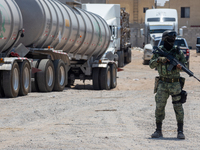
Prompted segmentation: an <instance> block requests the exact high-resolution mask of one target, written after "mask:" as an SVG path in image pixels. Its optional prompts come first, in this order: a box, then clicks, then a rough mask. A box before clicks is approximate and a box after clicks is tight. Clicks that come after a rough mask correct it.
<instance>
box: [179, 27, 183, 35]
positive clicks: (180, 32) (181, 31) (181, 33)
mask: <svg viewBox="0 0 200 150" xmlns="http://www.w3.org/2000/svg"><path fill="white" fill-rule="evenodd" d="M179 36H183V29H182V28H180V29H179Z"/></svg>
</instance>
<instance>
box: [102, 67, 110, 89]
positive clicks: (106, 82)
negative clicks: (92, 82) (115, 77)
mask: <svg viewBox="0 0 200 150" xmlns="http://www.w3.org/2000/svg"><path fill="white" fill-rule="evenodd" d="M110 87H111V72H110V66H107V67H106V68H101V71H100V89H101V90H110Z"/></svg>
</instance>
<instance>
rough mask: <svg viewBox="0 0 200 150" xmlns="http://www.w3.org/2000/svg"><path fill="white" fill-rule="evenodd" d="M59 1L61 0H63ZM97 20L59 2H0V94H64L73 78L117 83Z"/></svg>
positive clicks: (104, 29)
mask: <svg viewBox="0 0 200 150" xmlns="http://www.w3.org/2000/svg"><path fill="white" fill-rule="evenodd" d="M62 1H63V0H62ZM110 37H111V32H110V29H109V26H108V25H107V23H106V22H105V20H104V19H102V18H101V17H100V16H98V15H96V14H94V13H90V12H87V11H86V10H82V9H80V8H78V7H70V6H68V5H66V4H64V3H61V2H60V1H59V0H1V1H0V95H1V96H6V97H11V98H13V97H17V96H18V95H21V96H24V95H27V94H28V93H29V92H31V91H40V92H51V91H62V90H64V88H65V86H67V85H68V86H70V85H71V84H73V82H74V81H75V79H80V80H83V81H85V80H87V79H89V80H92V81H93V88H94V89H95V90H103V89H105V90H109V89H112V88H115V87H116V85H117V80H116V77H117V55H116V54H114V53H111V52H107V49H108V48H109V44H110Z"/></svg>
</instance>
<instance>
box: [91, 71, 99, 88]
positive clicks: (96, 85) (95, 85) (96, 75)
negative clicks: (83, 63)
mask: <svg viewBox="0 0 200 150" xmlns="http://www.w3.org/2000/svg"><path fill="white" fill-rule="evenodd" d="M99 71H100V68H93V70H92V82H93V89H94V90H100V82H99Z"/></svg>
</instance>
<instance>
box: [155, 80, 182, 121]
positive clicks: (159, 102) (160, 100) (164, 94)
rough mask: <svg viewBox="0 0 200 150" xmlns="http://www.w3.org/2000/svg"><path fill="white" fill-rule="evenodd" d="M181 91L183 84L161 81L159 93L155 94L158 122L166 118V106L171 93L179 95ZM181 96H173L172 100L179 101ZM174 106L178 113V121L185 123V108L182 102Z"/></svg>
mask: <svg viewBox="0 0 200 150" xmlns="http://www.w3.org/2000/svg"><path fill="white" fill-rule="evenodd" d="M180 92H181V85H180V83H179V82H174V83H167V82H163V81H159V84H158V90H157V94H156V96H155V101H156V111H155V117H156V123H162V121H163V120H164V119H165V106H166V104H167V99H168V98H169V96H170V95H177V94H179V93H180ZM180 99H181V96H176V97H172V101H179V100H180ZM173 108H174V111H175V114H176V120H177V122H178V123H183V119H184V110H183V107H182V104H181V103H176V104H173Z"/></svg>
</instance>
